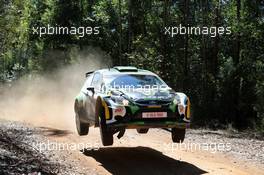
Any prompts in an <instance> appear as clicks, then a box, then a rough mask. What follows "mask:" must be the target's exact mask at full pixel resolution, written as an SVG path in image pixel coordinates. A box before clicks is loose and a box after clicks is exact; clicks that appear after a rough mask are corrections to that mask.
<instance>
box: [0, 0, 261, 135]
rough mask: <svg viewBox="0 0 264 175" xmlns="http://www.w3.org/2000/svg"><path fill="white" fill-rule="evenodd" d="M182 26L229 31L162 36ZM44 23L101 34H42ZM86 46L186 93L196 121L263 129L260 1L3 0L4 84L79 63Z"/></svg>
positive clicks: (0, 61)
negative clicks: (153, 74)
mask: <svg viewBox="0 0 264 175" xmlns="http://www.w3.org/2000/svg"><path fill="white" fill-rule="evenodd" d="M179 25H182V26H186V27H187V26H194V27H197V26H201V27H204V26H207V27H224V28H227V27H228V28H229V29H230V31H231V32H230V34H229V35H227V34H223V35H220V34H217V35H215V37H212V36H210V35H203V34H202V35H196V34H187V33H186V34H181V35H180V34H178V35H174V36H173V37H172V36H170V35H166V34H165V31H164V29H165V28H166V27H169V26H179ZM42 26H63V27H69V28H71V27H80V26H83V27H90V28H89V30H90V29H96V31H97V30H98V31H100V32H98V31H97V32H96V34H95V33H93V34H89V35H84V36H80V35H77V34H73V35H72V34H71V35H69V34H60V35H42V36H41V37H40V35H39V34H36V32H34V31H33V29H36V28H38V27H42ZM91 32H92V31H91ZM91 32H90V33H91ZM74 33H76V31H75V32H74ZM88 46H91V47H95V48H100V49H102V50H103V51H104V52H105V53H107V55H109V56H110V57H111V62H112V65H130V66H136V67H138V68H144V69H148V70H151V71H154V72H155V73H157V74H158V75H159V76H161V77H162V78H163V79H164V80H165V81H166V82H167V83H168V84H169V85H170V86H171V87H172V88H173V89H175V90H176V91H183V92H185V93H186V94H188V95H189V97H190V100H191V102H192V116H193V122H194V124H195V125H196V126H209V127H216V128H221V127H226V126H228V125H231V126H232V127H235V128H238V129H247V128H253V129H256V130H259V131H262V132H264V1H263V0H144V1H142V0H0V86H4V84H7V83H9V84H12V83H13V82H16V81H17V80H19V79H20V78H21V77H24V76H29V75H34V74H43V73H46V72H52V71H54V70H56V69H58V68H59V67H63V66H65V65H69V64H75V63H76V62H77V60H76V57H75V53H76V52H78V51H80V50H83V49H85V48H86V47H88ZM52 53H56V54H54V55H53V54H52ZM80 76H84V75H80ZM0 90H1V88H0ZM1 100H4V99H1Z"/></svg>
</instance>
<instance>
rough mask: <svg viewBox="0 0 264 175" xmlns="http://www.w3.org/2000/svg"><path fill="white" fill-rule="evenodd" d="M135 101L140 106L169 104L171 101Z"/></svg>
mask: <svg viewBox="0 0 264 175" xmlns="http://www.w3.org/2000/svg"><path fill="white" fill-rule="evenodd" d="M135 103H136V104H137V105H139V106H150V105H169V104H170V103H171V101H167V100H137V101H135Z"/></svg>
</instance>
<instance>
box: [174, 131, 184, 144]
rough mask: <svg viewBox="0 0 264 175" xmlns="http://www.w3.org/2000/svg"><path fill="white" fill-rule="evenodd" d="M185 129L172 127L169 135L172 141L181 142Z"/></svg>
mask: <svg viewBox="0 0 264 175" xmlns="http://www.w3.org/2000/svg"><path fill="white" fill-rule="evenodd" d="M185 131H186V129H180V128H172V129H171V137H172V141H173V142H175V143H182V142H183V141H184V137H185Z"/></svg>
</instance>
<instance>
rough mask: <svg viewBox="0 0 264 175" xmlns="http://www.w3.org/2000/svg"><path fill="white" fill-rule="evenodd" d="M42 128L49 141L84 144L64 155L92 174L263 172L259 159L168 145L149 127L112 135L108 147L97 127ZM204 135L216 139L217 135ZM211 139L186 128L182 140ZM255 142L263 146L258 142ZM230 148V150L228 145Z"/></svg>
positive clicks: (164, 136) (160, 132)
mask: <svg viewBox="0 0 264 175" xmlns="http://www.w3.org/2000/svg"><path fill="white" fill-rule="evenodd" d="M44 131H45V132H44V135H45V136H46V137H48V138H49V140H51V141H52V142H56V143H65V144H70V145H72V144H79V145H82V144H83V143H85V144H86V145H88V147H86V149H84V150H78V149H76V150H73V151H70V152H69V150H66V151H64V154H65V155H67V156H66V157H67V159H68V160H69V159H74V160H77V163H78V164H79V165H80V167H86V168H89V169H92V170H93V172H94V173H95V174H142V175H143V174H144V175H145V174H162V175H163V174H239V175H243V174H250V175H252V174H256V175H259V174H264V171H263V170H264V169H263V166H261V164H262V162H252V161H250V160H246V159H243V158H241V157H236V156H234V154H232V153H231V154H229V153H228V152H217V151H216V152H215V151H212V150H207V151H206V150H201V148H200V150H194V149H187V148H186V147H185V148H184V147H179V146H178V147H177V145H176V144H172V142H171V138H170V133H169V132H167V131H164V130H158V129H152V130H150V131H149V132H148V134H138V133H137V132H136V131H135V130H128V132H126V134H125V136H124V137H123V138H121V139H120V140H119V139H117V138H115V143H114V146H111V147H102V146H101V142H100V133H99V131H98V129H93V128H92V129H90V132H89V135H88V136H84V137H79V136H77V135H76V133H74V132H68V131H66V130H65V131H62V130H58V131H56V132H55V130H50V129H49V128H46V129H44ZM199 133H201V132H199ZM218 134H219V133H218ZM207 135H209V136H210V135H211V136H212V138H216V137H215V135H217V134H215V133H211V134H210V133H209V134H208V133H207ZM192 136H193V138H192ZM200 137H201V138H205V139H201V138H200ZM221 137H222V136H221ZM208 138H209V137H208ZM212 138H209V139H206V137H204V136H203V134H201V135H199V134H197V133H195V132H193V131H191V130H190V131H189V132H188V133H187V139H186V140H185V142H186V145H187V144H188V143H189V144H190V143H194V142H196V143H198V142H208V143H209V142H210V141H212V142H214V140H213V139H212ZM216 139H217V138H216ZM217 140H218V142H221V140H219V139H217ZM222 141H227V140H222ZM230 144H232V143H230ZM258 144H262V145H261V146H263V142H262V141H260V142H259V143H258ZM98 146H99V147H100V148H99V149H98ZM230 147H231V150H232V148H233V147H232V145H231V146H230ZM204 148H205V147H204ZM262 149H263V147H262ZM231 150H229V152H231ZM80 151H82V152H83V153H82V152H80ZM235 151H236V150H235ZM238 159H241V160H238ZM262 165H263V164H262Z"/></svg>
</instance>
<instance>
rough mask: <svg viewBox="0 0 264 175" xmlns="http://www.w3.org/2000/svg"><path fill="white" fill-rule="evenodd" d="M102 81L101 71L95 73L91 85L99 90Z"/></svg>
mask: <svg viewBox="0 0 264 175" xmlns="http://www.w3.org/2000/svg"><path fill="white" fill-rule="evenodd" d="M101 82H102V75H101V74H100V73H95V75H94V77H93V80H92V84H91V86H92V87H94V89H95V90H96V91H99V90H100V84H101Z"/></svg>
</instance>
